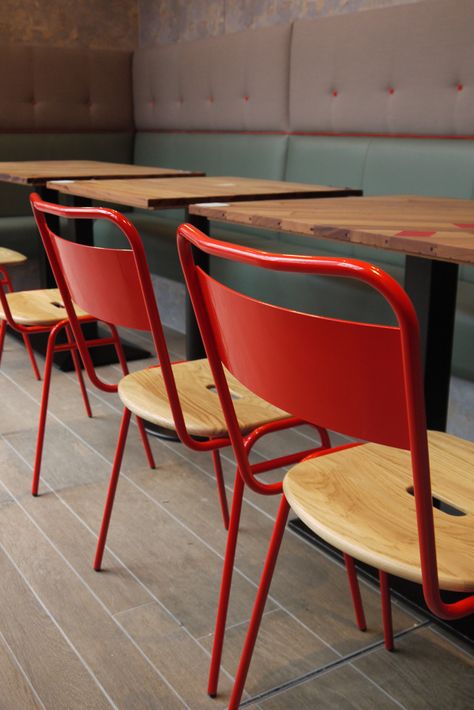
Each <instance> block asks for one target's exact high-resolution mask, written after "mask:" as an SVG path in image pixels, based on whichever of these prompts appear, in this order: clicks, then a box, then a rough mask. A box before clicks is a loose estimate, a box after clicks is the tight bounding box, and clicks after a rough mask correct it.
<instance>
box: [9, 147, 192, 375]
mask: <svg viewBox="0 0 474 710" xmlns="http://www.w3.org/2000/svg"><path fill="white" fill-rule="evenodd" d="M204 174H205V173H203V172H201V171H190V170H176V169H174V168H166V167H156V166H146V165H131V164H130V165H128V164H125V163H113V162H105V161H97V160H21V161H13V162H12V161H10V162H0V182H9V183H16V184H19V185H24V186H30V187H31V188H33V189H35V190H36V191H37V192H38V193H39V194H40V196H41V197H42V199H44V200H46V201H47V202H57V197H58V193H57V191H56V190H50V189H49V188H48V187H47V186H46V183H47V182H48V181H49V180H53V179H56V180H66V181H68V180H74V181H76V180H88V179H91V178H94V179H95V180H103V179H105V178H127V179H128V180H133V179H137V178H142V179H143V178H154V179H162V178H168V179H176V178H180V179H181V178H182V177H183V176H188V177H189V176H201V175H204ZM71 202H72V204H73V205H74V206H81V205H83V204H84V201H83V200H82V199H81V198H80V197H79V198H78V197H72V198H71ZM48 224H49V225H50V227H51V229H52V230H53V231H54V232H56V233H57V234H59V231H60V230H59V219H58V218H57V217H54V216H51V215H50V216H48ZM71 230H72V231H73V239H74V240H75V241H77V242H80V243H82V244H92V243H93V235H92V223H91V222H90V221H89V220H77V221H76V222H74V223H72V224H71ZM40 278H41V286H42V287H43V288H54V287H55V285H56V284H55V281H54V277H53V275H52V273H51V269H50V267H49V263H48V261H47V259H46V256H45V254H44V251H43V250H41V251H40ZM87 329H88V333H89V337H91V338H93V337H95V336H94V333H95V332H96V326H95V325H94V324H89V325H88V326H87ZM32 342H33V346H34V347H35V349H36V350H39V351H40V352H43V351H44V348H45V343H44V339H43V338H42V337H41V336H35V337H34V338H33V339H32ZM124 346H125V351H126V354H127V357H128V359H134V358H142V357H146V355H147V352H146V351H145V350H139V349H137V348H131V347H129V346H128V345H127V344H124ZM107 353H108V354H107ZM111 353H113V349H111V348H98V349H94V351H93V358H94V361H95V362H96V363H97V364H99V363H100V364H106V363H107V362H113V361H115V355H114V354H113V355H111ZM111 358H112V359H111ZM55 363H56V364H58V365H60V366H61V367H63V368H66V369H68V368H69V367H70V364H71V363H70V356H69V354H68V353H59V354H57V355H56V356H55Z"/></svg>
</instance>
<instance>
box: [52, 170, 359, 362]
mask: <svg viewBox="0 0 474 710" xmlns="http://www.w3.org/2000/svg"><path fill="white" fill-rule="evenodd" d="M47 187H48V188H49V189H51V190H53V189H55V190H58V191H59V192H61V193H64V194H66V195H75V196H76V197H77V196H79V197H80V198H82V199H88V200H96V201H99V202H100V201H105V202H114V203H117V204H120V205H126V206H127V207H139V208H143V209H149V210H160V209H168V208H171V207H188V206H189V205H191V204H193V203H203V202H205V203H209V202H211V203H213V202H216V201H218V202H222V200H225V202H227V201H230V200H232V201H234V202H235V201H238V200H248V199H253V200H265V199H269V198H272V197H273V198H274V197H279V198H280V199H282V200H283V201H284V200H286V199H289V198H302V197H304V198H305V199H306V198H309V197H315V198H316V197H317V198H318V199H319V198H321V197H331V199H334V198H335V197H342V196H345V195H360V194H361V191H360V190H353V189H351V188H339V187H327V186H324V185H307V184H304V183H292V182H284V181H278V180H258V179H254V178H242V177H183V178H181V179H180V180H174V179H173V180H168V179H166V178H165V179H160V180H155V179H147V180H140V179H138V180H89V181H87V182H85V181H74V182H72V181H67V182H63V181H60V182H56V181H51V182H48V183H47ZM187 218H188V219H189V221H190V222H192V223H193V224H194V225H195V226H196V227H198V228H199V229H201V230H203V231H207V230H208V229H209V223H208V220H207V219H206V217H203V216H199V215H197V214H194V213H191V212H190V211H189V213H188V217H187ZM200 265H201V267H202V268H204V269H207V268H208V261H207V259H205V258H204V257H203V255H200ZM186 354H187V357H188V359H196V358H199V357H203V355H204V349H203V345H202V342H201V338H200V335H199V329H198V327H197V324H196V321H195V317H194V312H193V309H192V307H191V304H190V302H189V299H187V300H186Z"/></svg>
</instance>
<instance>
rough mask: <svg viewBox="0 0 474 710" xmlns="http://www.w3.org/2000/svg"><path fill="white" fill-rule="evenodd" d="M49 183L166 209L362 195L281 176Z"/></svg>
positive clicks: (61, 189)
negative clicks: (282, 199) (204, 204)
mask: <svg viewBox="0 0 474 710" xmlns="http://www.w3.org/2000/svg"><path fill="white" fill-rule="evenodd" d="M47 187H49V188H50V189H55V190H58V191H59V192H62V193H64V194H66V195H76V196H80V197H85V198H88V199H91V200H99V201H100V200H105V201H107V202H115V203H117V204H119V205H126V206H127V207H140V208H142V209H150V210H162V209H169V208H171V207H184V206H187V205H189V204H192V203H195V202H212V201H222V200H225V201H226V202H230V201H232V202H236V201H239V200H248V199H252V200H265V199H271V198H275V197H279V196H280V195H281V197H282V198H285V199H287V198H290V197H293V198H300V197H304V198H306V197H342V196H344V195H348V194H351V195H360V194H361V191H360V190H351V189H350V188H339V187H327V186H323V185H307V184H304V183H297V182H284V181H279V180H258V179H255V178H242V177H182V178H181V179H180V180H170V179H166V178H164V179H160V180H156V179H147V180H140V179H137V180H100V181H97V180H88V181H87V182H83V181H80V182H69V181H68V182H59V184H58V183H57V182H54V181H52V182H48V183H47Z"/></svg>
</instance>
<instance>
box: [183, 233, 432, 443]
mask: <svg viewBox="0 0 474 710" xmlns="http://www.w3.org/2000/svg"><path fill="white" fill-rule="evenodd" d="M178 231H179V249H180V254H181V259H182V264H183V269H184V272H185V276H186V280H187V283H188V287H189V290H190V293H191V297H192V299H193V304H194V307H195V309H196V312H197V316H198V321H199V322H200V323H202V322H203V321H204V320H205V321H206V322H207V324H208V325H209V329H210V333H211V334H212V335H211V336H210V337H209V334H208V337H207V340H208V341H209V346H210V348H211V349H214V350H215V353H216V355H217V356H218V358H219V359H220V361H221V362H222V363H223V364H224V365H225V367H226V368H227V369H228V370H229V371H230V372H232V374H233V375H235V377H237V379H238V380H239V381H240V382H242V383H243V384H244V385H246V386H247V387H248V388H249V389H251V390H252V391H253V392H255V393H256V394H258V395H260V396H261V397H263V398H264V399H266V400H267V401H269V402H271V403H272V404H275V405H276V406H278V407H281V408H282V409H284V410H286V411H288V412H290V413H291V414H293V415H294V416H297V417H300V418H302V419H305V420H307V421H310V422H312V423H314V424H319V425H320V426H324V427H327V428H328V429H333V430H335V431H338V432H342V433H344V434H347V435H349V436H352V437H356V438H361V439H366V440H370V441H376V442H379V443H383V444H388V445H391V446H397V447H403V448H406V449H408V448H410V437H409V425H408V416H409V412H408V409H407V399H406V384H407V383H406V372H405V369H404V365H403V361H404V357H409V358H410V359H411V360H413V361H414V363H415V367H416V374H415V380H416V383H415V384H416V386H417V387H418V390H420V389H421V367H420V358H419V345H418V326H417V319H416V315H415V313H414V310H413V306H412V304H411V302H410V301H409V299H408V297H407V295H406V293H405V292H404V291H403V289H402V288H401V287H400V286H399V285H398V284H397V283H396V282H395V281H394V280H393V279H392V278H391V277H390V276H388V275H387V274H384V273H383V272H382V271H381V270H380V269H377V268H376V267H373V266H370V265H368V264H364V263H362V262H356V261H355V260H348V259H328V258H318V257H300V256H288V255H276V254H266V253H264V252H258V251H256V250H252V249H246V248H244V247H234V246H233V245H229V244H223V243H221V242H217V241H215V240H211V239H210V238H208V237H207V238H206V237H204V236H203V235H199V234H198V232H197V231H196V230H193V229H192V228H191V227H189V226H187V225H184V226H182V227H180V229H179V230H178ZM191 243H192V244H194V245H195V246H197V247H198V248H201V249H203V250H204V251H206V252H208V253H210V254H214V255H215V256H220V257H222V258H225V259H232V260H234V261H240V262H245V263H247V264H253V265H254V266H261V267H262V268H266V269H273V270H285V271H292V272H300V273H314V274H319V275H325V276H332V277H339V278H341V277H342V278H344V277H345V278H352V279H356V280H361V281H364V282H365V283H369V285H372V287H374V288H376V289H377V290H379V291H381V292H382V294H383V295H384V296H385V297H386V298H387V300H389V303H390V304H391V305H392V308H394V310H395V312H396V315H397V317H399V326H398V327H393V326H384V325H371V324H366V323H358V322H351V321H343V320H337V319H335V318H325V317H321V316H317V315H310V314H307V313H302V312H298V311H295V310H290V309H287V308H282V307H279V306H274V305H270V304H268V303H264V302H262V301H259V300H256V299H254V298H250V297H248V296H245V295H243V294H242V293H239V292H237V291H235V290H232V289H230V288H228V287H227V286H224V285H223V284H222V283H219V282H218V281H216V280H215V279H213V278H211V277H210V276H209V275H208V274H206V273H204V272H203V271H202V270H201V269H199V268H197V267H195V266H194V265H193V260H192V253H191V250H190V245H191ZM400 318H401V322H400ZM203 337H204V339H205V342H206V337H205V333H203ZM404 341H405V344H404ZM407 347H408V349H409V351H410V352H406V349H407ZM208 356H209V358H211V354H210V353H209V351H208Z"/></svg>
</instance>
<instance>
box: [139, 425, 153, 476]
mask: <svg viewBox="0 0 474 710" xmlns="http://www.w3.org/2000/svg"><path fill="white" fill-rule="evenodd" d="M137 426H138V431H139V432H140V437H141V440H142V442H143V448H144V449H145V454H146V458H147V461H148V465H149V467H150V468H156V464H155V459H154V457H153V452H152V450H151V446H150V442H149V440H148V435H147V433H146V431H145V425H144V424H143V419H140V417H137Z"/></svg>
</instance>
